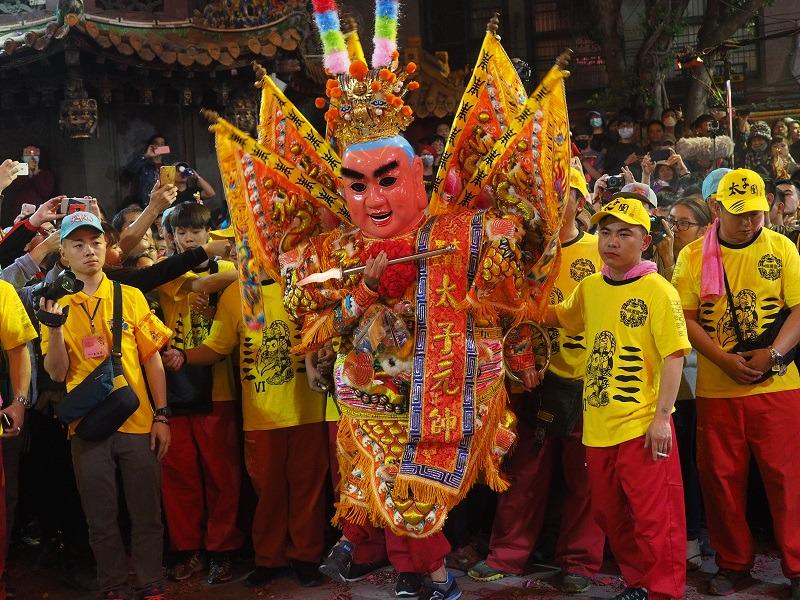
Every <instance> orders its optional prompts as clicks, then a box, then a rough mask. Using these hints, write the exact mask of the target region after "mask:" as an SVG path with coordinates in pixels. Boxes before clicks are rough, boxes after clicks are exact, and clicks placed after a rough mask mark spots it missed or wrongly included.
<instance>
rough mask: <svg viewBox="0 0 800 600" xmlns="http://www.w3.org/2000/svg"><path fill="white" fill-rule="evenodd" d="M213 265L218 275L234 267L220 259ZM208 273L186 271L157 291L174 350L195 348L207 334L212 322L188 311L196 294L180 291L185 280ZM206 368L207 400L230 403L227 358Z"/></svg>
mask: <svg viewBox="0 0 800 600" xmlns="http://www.w3.org/2000/svg"><path fill="white" fill-rule="evenodd" d="M217 265H218V267H219V270H218V272H219V273H224V272H225V271H233V270H235V269H236V265H234V264H233V263H232V262H229V261H227V260H220V261H218V262H217ZM208 274H209V272H208V271H206V272H194V271H189V272H188V273H185V274H184V275H181V276H180V277H178V278H177V279H173V280H172V281H170V282H169V283H165V284H164V285H162V286H160V287H159V288H158V299H159V304H160V305H161V310H162V311H163V312H164V323H166V325H167V327H169V328H170V329H172V331H174V332H175V335H174V336H173V338H172V345H173V346H175V347H176V348H181V349H182V350H188V349H189V348H194V347H195V346H199V345H200V344H202V343H203V341H204V340H205V339H206V338H207V337H208V334H209V332H210V331H211V323H212V321H213V319H211V318H207V317H205V316H204V315H201V314H198V313H197V312H193V311H192V303H193V302H194V300H195V298H196V297H197V294H196V293H194V292H185V291H182V289H181V288H183V285H184V284H185V283H186V282H187V281H191V280H193V279H199V278H200V277H205V276H206V275H208ZM220 295H221V294H220ZM210 368H211V369H213V371H212V374H211V377H212V382H213V383H212V390H211V399H212V400H214V401H215V402H223V401H228V402H229V401H231V400H233V399H234V396H235V389H236V388H235V387H234V383H233V367H232V365H231V360H230V358H226V359H225V360H223V361H220V362H218V363H217V364H216V365H214V366H213V367H210Z"/></svg>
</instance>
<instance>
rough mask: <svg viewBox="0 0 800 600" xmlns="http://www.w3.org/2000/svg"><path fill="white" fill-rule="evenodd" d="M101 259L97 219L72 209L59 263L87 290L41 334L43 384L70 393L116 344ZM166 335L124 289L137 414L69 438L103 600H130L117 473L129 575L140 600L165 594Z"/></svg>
mask: <svg viewBox="0 0 800 600" xmlns="http://www.w3.org/2000/svg"><path fill="white" fill-rule="evenodd" d="M105 253H106V242H105V237H104V235H103V228H102V226H101V225H100V221H99V219H98V218H97V217H96V216H95V215H93V214H91V213H87V212H76V213H73V214H71V215H69V216H68V217H66V218H65V219H64V221H63V222H62V225H61V260H62V262H63V263H64V264H66V265H67V266H68V267H69V268H70V269H72V271H73V273H74V274H75V276H76V277H77V278H78V279H79V280H80V281H82V282H83V286H84V287H83V290H82V291H81V292H78V293H77V294H73V295H71V296H65V297H64V298H63V302H64V303H65V305H67V306H68V307H69V314H68V315H67V317H66V321H65V322H64V324H63V325H61V326H59V327H43V328H42V355H43V356H44V368H45V369H46V370H47V372H48V374H49V375H50V377H51V378H52V379H53V381H65V382H66V386H67V392H69V391H70V390H72V389H73V388H74V387H75V386H77V385H78V384H79V383H81V382H82V381H83V380H84V379H85V378H86V377H87V376H88V375H89V374H90V373H91V372H92V371H93V370H94V369H95V368H96V367H97V366H98V365H99V364H100V363H101V362H103V360H105V358H106V357H107V356H108V355H109V353H110V349H111V348H112V346H113V340H112V336H111V328H112V324H113V313H114V310H113V284H112V283H111V281H110V280H109V279H108V278H107V277H106V276H105V274H104V273H103V270H102V269H103V264H104V262H105ZM42 308H43V309H44V310H46V311H48V312H51V313H53V314H56V315H61V314H62V309H61V306H60V305H59V304H58V303H57V302H53V301H52V300H47V301H43V306H42ZM171 333H172V332H171V331H170V330H169V329H168V328H167V327H166V326H165V325H164V324H163V323H161V321H159V320H158V318H156V317H155V315H153V314H152V313H151V312H150V309H149V307H148V305H147V301H146V300H145V299H144V296H143V295H142V293H141V292H140V291H139V290H138V289H135V288H131V287H128V286H126V285H123V286H122V370H123V372H124V375H125V379H126V380H127V382H128V385H129V386H130V388H131V390H132V391H133V392H134V393H135V394H136V396H137V398H138V399H139V407H138V409H137V410H136V411H135V412H134V413H133V414H132V415H131V416H130V417H129V418H128V420H127V421H125V423H123V425H122V426H121V427H120V428H119V430H118V431H117V432H116V433H114V434H112V435H111V436H110V437H109V438H107V439H105V440H103V441H99V442H98V441H86V440H83V439H81V438H80V437H78V436H74V437H72V461H73V464H74V467H75V479H76V482H77V484H78V491H79V493H80V496H81V503H82V504H83V510H84V512H85V514H86V521H87V523H88V525H89V543H90V544H91V546H92V551H93V553H94V556H95V560H96V562H97V578H98V583H99V584H100V586H101V589H102V598H104V599H106V600H127V599H128V598H129V597H130V596H129V592H128V569H129V562H128V556H127V553H126V552H125V546H124V544H123V542H122V536H121V534H120V531H119V525H118V524H117V516H118V515H117V507H118V506H119V498H118V494H117V478H116V474H117V469H119V471H120V472H121V475H122V482H123V485H124V487H125V499H126V502H127V506H128V511H129V513H130V517H131V522H132V526H133V527H132V540H131V566H132V568H133V569H134V571H135V573H136V587H137V600H163V597H164V596H163V585H162V573H161V568H162V567H161V562H162V561H161V559H162V548H163V537H164V530H163V526H162V524H161V489H160V481H159V480H160V471H161V469H160V465H159V461H160V460H161V459H162V458H163V457H164V455H165V454H166V452H167V450H168V448H169V444H170V431H169V419H168V418H167V416H166V412H165V411H166V406H167V396H166V385H165V381H164V368H163V365H162V363H161V356H160V355H159V350H160V349H161V347H162V346H163V345H164V344H166V342H167V341H168V340H169V337H170V335H171ZM145 374H146V375H147V380H146V381H145ZM148 392H149V394H148ZM150 397H152V399H153V404H154V405H155V411H154V410H153V406H152V405H151V404H150ZM76 425H77V422H73V423H71V424H70V433H71V434H74V432H75V427H76Z"/></svg>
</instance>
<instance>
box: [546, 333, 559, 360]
mask: <svg viewBox="0 0 800 600" xmlns="http://www.w3.org/2000/svg"><path fill="white" fill-rule="evenodd" d="M547 335H548V336H550V352H551V353H552V354H558V353H559V352H561V344H560V343H559V342H558V337H559V336H558V329H556V328H555V327H548V328H547Z"/></svg>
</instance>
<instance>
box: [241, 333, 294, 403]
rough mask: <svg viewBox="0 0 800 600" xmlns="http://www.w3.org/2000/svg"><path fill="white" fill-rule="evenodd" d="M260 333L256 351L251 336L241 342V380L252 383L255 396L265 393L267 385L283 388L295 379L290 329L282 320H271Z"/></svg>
mask: <svg viewBox="0 0 800 600" xmlns="http://www.w3.org/2000/svg"><path fill="white" fill-rule="evenodd" d="M261 333H262V335H261V344H260V346H259V347H258V349H255V344H254V343H253V340H254V338H253V337H251V336H247V337H246V338H245V340H244V342H243V343H242V346H243V352H242V355H243V358H242V372H243V373H245V375H244V377H243V379H244V380H245V381H252V382H253V386H254V387H255V391H256V393H261V392H266V391H267V386H268V385H282V384H284V383H287V382H288V381H290V380H291V379H292V377H294V367H293V366H292V357H291V354H290V352H289V348H290V346H291V343H290V337H289V326H288V325H287V324H286V323H284V322H283V321H272V323H269V324H268V325H265V326H264V328H263V329H262V332H261Z"/></svg>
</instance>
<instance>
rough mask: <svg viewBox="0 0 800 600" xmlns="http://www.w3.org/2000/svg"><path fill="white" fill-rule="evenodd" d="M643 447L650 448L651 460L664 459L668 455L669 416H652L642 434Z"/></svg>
mask: <svg viewBox="0 0 800 600" xmlns="http://www.w3.org/2000/svg"><path fill="white" fill-rule="evenodd" d="M644 447H645V448H650V450H651V451H652V453H653V460H664V459H665V458H668V457H669V453H670V452H671V451H672V428H671V427H670V422H669V417H666V418H665V417H663V416H662V415H656V416H655V417H654V418H653V421H652V423H650V427H648V428H647V431H646V432H645V434H644ZM665 455H666V456H665Z"/></svg>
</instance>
